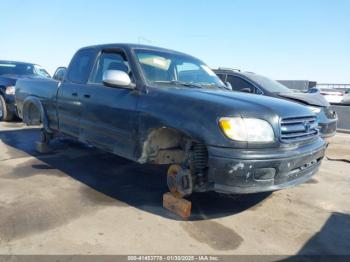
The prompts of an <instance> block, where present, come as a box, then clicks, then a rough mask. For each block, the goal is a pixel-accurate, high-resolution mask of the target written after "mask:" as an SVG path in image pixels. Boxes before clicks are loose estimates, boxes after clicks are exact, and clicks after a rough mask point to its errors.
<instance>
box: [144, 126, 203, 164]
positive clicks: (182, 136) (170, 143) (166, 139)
mask: <svg viewBox="0 0 350 262" xmlns="http://www.w3.org/2000/svg"><path fill="white" fill-rule="evenodd" d="M192 142H201V141H199V140H198V138H195V137H193V136H191V134H189V133H187V132H184V131H183V130H179V129H176V128H173V127H167V126H162V127H156V128H152V129H149V130H148V132H147V133H146V134H145V136H144V139H142V142H141V154H140V157H139V159H138V162H139V163H154V164H174V163H181V162H183V161H185V160H186V157H188V156H187V153H188V152H187V151H188V149H189V147H190V146H191V143H192Z"/></svg>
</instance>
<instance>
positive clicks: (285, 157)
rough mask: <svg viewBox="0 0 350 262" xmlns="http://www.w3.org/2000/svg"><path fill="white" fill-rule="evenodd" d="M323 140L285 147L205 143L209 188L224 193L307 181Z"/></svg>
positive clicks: (321, 153)
mask: <svg viewBox="0 0 350 262" xmlns="http://www.w3.org/2000/svg"><path fill="white" fill-rule="evenodd" d="M325 149H326V143H325V141H324V140H323V139H321V138H318V139H317V141H314V142H313V143H311V144H307V145H303V146H297V147H294V148H292V149H291V148H289V149H254V150H238V149H232V148H218V147H208V152H209V171H208V172H209V174H208V176H209V181H210V182H212V188H211V189H212V190H214V191H216V192H221V193H227V194H249V193H257V192H266V191H275V190H279V189H283V188H287V187H292V186H295V185H298V184H301V183H303V182H305V181H307V180H308V179H309V178H310V177H312V176H313V175H314V174H315V173H316V172H317V171H318V169H319V166H320V164H321V160H322V159H323V157H324V153H325Z"/></svg>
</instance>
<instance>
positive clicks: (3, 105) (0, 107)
mask: <svg viewBox="0 0 350 262" xmlns="http://www.w3.org/2000/svg"><path fill="white" fill-rule="evenodd" d="M23 77H38V78H50V75H49V73H48V72H47V71H46V70H45V69H44V68H42V67H41V66H39V65H36V64H31V63H24V62H15V61H1V60H0V121H10V120H12V119H13V118H14V116H15V115H16V114H17V112H16V106H15V85H16V82H17V80H18V79H20V78H23Z"/></svg>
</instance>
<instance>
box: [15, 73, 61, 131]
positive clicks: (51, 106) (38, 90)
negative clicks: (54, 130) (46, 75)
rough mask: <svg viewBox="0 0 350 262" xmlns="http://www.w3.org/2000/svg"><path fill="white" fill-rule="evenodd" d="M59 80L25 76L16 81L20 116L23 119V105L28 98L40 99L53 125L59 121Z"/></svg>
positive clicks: (17, 105) (17, 104)
mask: <svg viewBox="0 0 350 262" xmlns="http://www.w3.org/2000/svg"><path fill="white" fill-rule="evenodd" d="M58 86H59V82H58V81H55V80H52V79H39V78H25V79H20V80H18V81H17V83H16V107H17V112H18V116H19V117H20V118H22V119H23V105H24V101H25V100H26V99H33V98H36V99H39V100H40V102H41V103H42V105H43V107H44V108H45V113H46V115H47V117H48V119H49V123H50V125H51V126H53V127H54V126H56V125H57V123H58V119H57V111H56V100H57V90H58Z"/></svg>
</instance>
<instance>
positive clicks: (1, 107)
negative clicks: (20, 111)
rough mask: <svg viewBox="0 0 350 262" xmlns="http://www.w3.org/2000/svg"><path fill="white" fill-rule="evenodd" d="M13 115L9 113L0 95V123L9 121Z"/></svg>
mask: <svg viewBox="0 0 350 262" xmlns="http://www.w3.org/2000/svg"><path fill="white" fill-rule="evenodd" d="M13 117H14V115H13V113H12V112H10V111H9V109H8V107H7V104H6V101H5V98H4V97H3V96H2V95H0V121H11V120H12V119H13Z"/></svg>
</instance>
